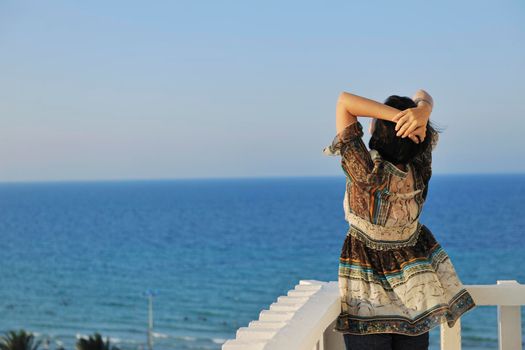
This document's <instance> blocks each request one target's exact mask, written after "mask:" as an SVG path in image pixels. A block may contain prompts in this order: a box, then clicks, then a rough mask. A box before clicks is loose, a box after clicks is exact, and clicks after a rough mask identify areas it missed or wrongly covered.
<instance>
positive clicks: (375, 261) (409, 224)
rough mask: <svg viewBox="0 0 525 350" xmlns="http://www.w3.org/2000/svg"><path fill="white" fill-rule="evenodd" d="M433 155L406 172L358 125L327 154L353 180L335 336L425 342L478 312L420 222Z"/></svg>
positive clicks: (348, 198) (349, 190)
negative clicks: (421, 338) (369, 144)
mask: <svg viewBox="0 0 525 350" xmlns="http://www.w3.org/2000/svg"><path fill="white" fill-rule="evenodd" d="M438 136H439V135H438V134H437V133H436V134H434V135H433V136H432V139H431V143H430V144H429V147H428V148H427V150H426V151H425V152H424V153H423V154H421V155H420V156H418V157H417V158H416V159H414V160H413V161H412V162H410V163H408V164H407V168H406V171H402V170H400V169H399V168H397V167H396V166H395V165H394V164H392V163H390V162H388V161H386V160H383V159H382V158H381V155H380V154H379V153H378V152H377V151H376V150H373V149H372V150H370V151H369V150H368V149H367V148H366V146H365V144H364V142H363V139H362V137H363V127H362V125H361V123H360V122H359V121H357V122H355V123H352V124H350V125H348V126H347V127H346V128H345V129H343V130H342V131H341V132H340V133H339V134H337V135H336V136H335V138H334V139H333V141H332V143H331V144H330V145H329V146H327V147H325V148H324V149H323V152H324V154H325V155H330V156H334V155H340V156H341V167H342V169H343V171H344V173H345V174H346V190H345V195H344V200H343V204H344V212H345V220H346V221H348V223H349V229H348V232H347V235H346V238H345V240H344V243H343V247H342V249H341V255H340V257H339V268H338V283H339V292H340V297H341V313H340V314H339V316H338V318H337V320H336V323H335V326H334V328H333V331H337V332H341V333H350V334H371V333H399V334H405V335H414V336H415V335H420V334H422V333H425V332H427V331H429V330H430V329H432V328H433V327H435V326H438V325H439V324H441V323H444V322H446V323H447V324H448V326H449V327H453V326H454V324H455V322H456V320H457V319H458V318H459V317H460V316H461V315H462V314H464V313H465V312H467V311H468V310H470V309H472V308H474V307H475V306H476V304H475V303H474V300H473V299H472V296H471V295H470V294H469V292H468V291H467V290H466V289H465V288H464V286H463V284H462V283H461V281H460V279H459V278H458V276H457V274H456V271H455V270H454V266H453V264H452V262H451V260H450V258H449V256H448V255H447V253H446V252H445V250H443V248H442V247H441V245H440V244H439V243H438V242H437V240H436V238H435V237H434V235H433V234H432V232H431V231H430V229H429V228H427V227H426V226H425V225H423V224H421V223H420V222H419V220H418V219H419V216H420V214H421V211H422V208H423V203H424V202H425V200H426V197H427V192H428V183H429V180H430V177H431V174H432V168H431V162H432V151H433V149H434V148H435V147H436V145H437V141H438Z"/></svg>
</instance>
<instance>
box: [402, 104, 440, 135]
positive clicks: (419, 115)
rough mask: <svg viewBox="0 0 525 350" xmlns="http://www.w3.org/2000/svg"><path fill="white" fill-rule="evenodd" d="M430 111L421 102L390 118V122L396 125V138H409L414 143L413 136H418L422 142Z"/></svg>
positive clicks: (428, 107)
mask: <svg viewBox="0 0 525 350" xmlns="http://www.w3.org/2000/svg"><path fill="white" fill-rule="evenodd" d="M431 111H432V106H430V105H428V104H427V103H425V102H423V103H420V104H419V105H418V106H417V107H414V108H408V109H405V110H404V111H401V112H399V113H398V114H397V115H396V116H394V118H392V121H393V122H395V123H396V128H395V129H396V131H397V134H396V136H401V137H407V136H409V137H410V138H411V139H412V141H414V142H416V141H415V136H419V139H420V140H421V141H423V140H424V138H425V133H426V125H427V123H428V120H429V118H430V113H431ZM410 135H412V136H410Z"/></svg>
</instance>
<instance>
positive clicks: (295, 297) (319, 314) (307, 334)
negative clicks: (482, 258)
mask: <svg viewBox="0 0 525 350" xmlns="http://www.w3.org/2000/svg"><path fill="white" fill-rule="evenodd" d="M465 288H466V289H467V290H468V291H469V293H470V294H471V295H472V298H473V299H474V302H475V303H476V305H496V306H497V307H498V338H499V350H522V337H521V334H522V333H521V332H522V331H521V306H522V305H525V285H523V284H519V283H518V282H516V281H514V280H512V281H500V280H498V281H497V284H494V285H465ZM339 312H340V304H339V289H338V284H337V281H330V282H323V281H316V280H301V281H299V284H298V285H296V286H295V288H294V289H292V290H290V291H288V293H287V295H285V296H280V297H278V298H277V301H276V302H274V303H272V304H271V305H270V307H269V309H268V310H262V311H261V312H260V314H259V319H258V320H256V321H251V322H250V323H249V324H248V327H241V328H239V329H238V330H237V334H236V337H235V339H230V340H228V341H226V342H225V343H224V344H223V345H222V350H344V343H343V337H342V335H341V333H338V332H334V331H333V330H332V327H333V326H334V324H335V319H336V318H337V316H338V315H339ZM460 321H461V318H460V319H458V320H457V321H456V323H455V325H454V327H452V328H449V327H448V325H447V324H446V323H442V324H441V326H440V328H441V330H440V331H441V334H440V335H441V349H442V350H445V349H446V350H461V322H460Z"/></svg>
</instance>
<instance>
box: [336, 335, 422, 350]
mask: <svg viewBox="0 0 525 350" xmlns="http://www.w3.org/2000/svg"><path fill="white" fill-rule="evenodd" d="M343 337H344V341H345V347H346V350H428V345H429V332H425V333H423V334H420V335H415V336H410V335H404V334H397V333H376V334H365V335H358V334H346V333H345V334H343Z"/></svg>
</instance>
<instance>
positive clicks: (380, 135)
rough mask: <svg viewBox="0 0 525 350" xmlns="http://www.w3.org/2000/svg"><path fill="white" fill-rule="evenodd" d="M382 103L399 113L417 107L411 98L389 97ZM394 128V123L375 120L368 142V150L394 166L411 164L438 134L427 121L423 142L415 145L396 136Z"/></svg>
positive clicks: (407, 138)
mask: <svg viewBox="0 0 525 350" xmlns="http://www.w3.org/2000/svg"><path fill="white" fill-rule="evenodd" d="M383 103H384V104H385V105H387V106H390V107H394V108H397V109H399V110H401V111H404V110H405V109H408V108H414V107H417V105H416V103H415V102H414V101H413V100H412V99H411V98H409V97H406V96H398V95H391V96H389V97H388V98H387V99H386V100H385V102H383ZM395 127H396V123H395V122H392V121H389V120H384V119H376V120H375V126H374V132H373V133H372V137H371V138H370V141H369V142H368V146H369V148H370V149H375V150H377V151H378V152H379V154H380V155H381V157H382V158H383V159H384V160H387V161H389V162H390V163H392V164H394V165H395V164H406V163H409V162H411V161H412V160H413V159H414V158H416V157H417V156H419V155H420V154H421V153H423V152H424V151H425V150H426V149H427V147H431V142H432V137H433V135H434V134H436V133H437V132H438V130H436V128H435V126H434V125H433V124H432V123H431V121H430V120H429V121H428V123H427V131H426V135H425V140H424V141H423V142H420V143H415V142H414V141H412V140H411V139H410V138H409V137H405V138H402V137H400V136H396V133H397V131H396V130H395Z"/></svg>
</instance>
